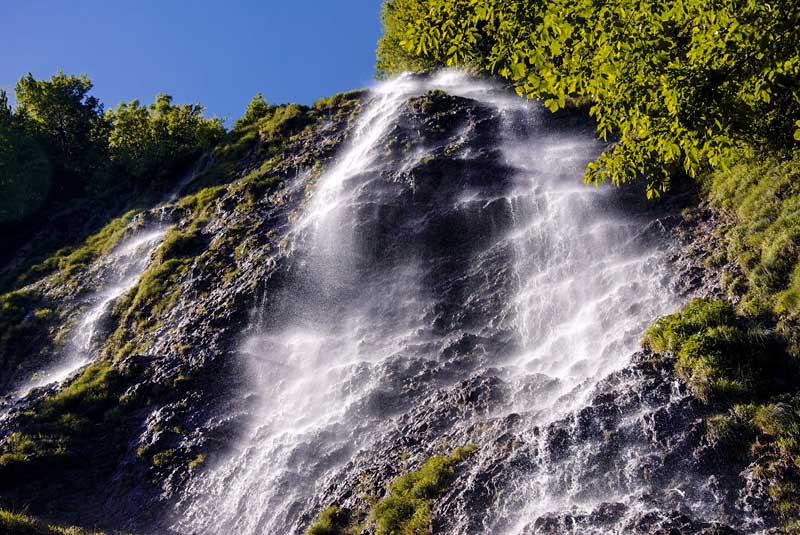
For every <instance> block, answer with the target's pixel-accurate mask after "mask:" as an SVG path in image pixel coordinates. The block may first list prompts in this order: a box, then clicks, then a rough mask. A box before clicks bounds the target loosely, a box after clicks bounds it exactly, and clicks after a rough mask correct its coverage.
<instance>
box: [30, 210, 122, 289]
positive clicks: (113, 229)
mask: <svg viewBox="0 0 800 535" xmlns="http://www.w3.org/2000/svg"><path fill="white" fill-rule="evenodd" d="M136 213H137V211H136V210H129V211H128V212H126V213H125V214H123V215H122V216H120V217H117V218H115V219H112V220H111V221H110V222H109V223H108V224H107V225H106V226H105V227H103V228H102V229H101V230H100V231H99V232H97V233H95V234H93V235H91V236H89V237H88V238H87V239H86V241H84V242H83V244H81V245H79V246H77V247H66V248H63V249H59V250H58V251H56V252H55V254H53V255H52V256H50V257H49V258H47V259H46V260H44V261H43V262H40V263H39V264H35V265H34V266H32V267H31V268H30V269H29V270H28V271H27V272H26V273H25V274H23V275H22V276H20V278H19V280H18V282H19V283H20V284H27V283H29V282H32V281H34V280H36V279H38V278H40V277H41V276H43V275H46V274H48V273H52V272H53V271H56V270H58V271H60V272H61V275H60V276H61V278H62V280H63V279H65V278H66V277H69V276H70V275H74V274H75V273H76V272H78V271H79V270H81V269H83V268H84V267H85V266H87V265H88V264H89V263H91V262H93V261H94V260H95V259H97V258H99V257H101V256H103V255H105V254H108V253H109V252H110V251H111V250H112V249H113V248H114V246H116V245H117V244H118V243H119V242H120V240H121V239H122V237H123V236H124V235H125V230H126V229H127V228H128V225H129V224H130V222H131V220H132V219H133V217H134V216H135V215H136Z"/></svg>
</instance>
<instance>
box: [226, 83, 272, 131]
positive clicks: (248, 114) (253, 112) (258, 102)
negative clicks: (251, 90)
mask: <svg viewBox="0 0 800 535" xmlns="http://www.w3.org/2000/svg"><path fill="white" fill-rule="evenodd" d="M274 108H275V106H270V105H269V104H268V103H267V101H266V100H265V99H264V95H262V94H261V93H260V92H259V93H256V96H254V97H253V98H252V99H251V100H250V103H249V104H247V109H245V110H244V115H242V116H241V117H239V118H238V119H236V122H235V123H233V129H234V130H241V129H242V128H244V127H246V126H249V125H251V124H255V122H256V121H258V120H259V119H261V118H262V117H266V116H267V115H269V114H270V113H271V112H272V111H273V110H274Z"/></svg>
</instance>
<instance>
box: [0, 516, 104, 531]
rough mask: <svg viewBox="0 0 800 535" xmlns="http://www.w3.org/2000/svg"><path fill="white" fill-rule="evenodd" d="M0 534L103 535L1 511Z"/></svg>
mask: <svg viewBox="0 0 800 535" xmlns="http://www.w3.org/2000/svg"><path fill="white" fill-rule="evenodd" d="M0 533H2V534H3V535H103V533H102V532H100V531H92V530H85V529H81V528H77V527H63V526H56V525H50V524H46V523H44V522H42V521H40V520H37V519H36V518H34V517H32V516H29V515H25V514H21V513H14V512H12V511H6V510H0Z"/></svg>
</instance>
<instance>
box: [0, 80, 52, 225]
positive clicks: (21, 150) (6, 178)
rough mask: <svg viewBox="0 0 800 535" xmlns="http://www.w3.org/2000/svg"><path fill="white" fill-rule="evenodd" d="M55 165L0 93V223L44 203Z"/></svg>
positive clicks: (2, 92)
mask: <svg viewBox="0 0 800 535" xmlns="http://www.w3.org/2000/svg"><path fill="white" fill-rule="evenodd" d="M50 180H51V166H50V161H49V160H48V159H47V156H46V154H45V151H44V150H43V149H42V147H41V146H40V145H39V143H38V141H37V140H36V137H35V136H34V135H32V134H31V132H29V131H28V130H27V129H26V128H25V124H24V122H23V121H21V120H19V118H18V117H16V116H14V115H13V114H12V113H11V110H10V108H9V107H8V98H7V96H6V94H5V92H4V91H2V90H0V223H6V222H9V221H17V220H20V219H23V218H25V217H26V216H27V215H29V214H31V213H33V212H34V211H36V209H38V208H39V207H40V206H41V205H42V203H44V201H45V199H46V198H47V195H48V193H49V191H50Z"/></svg>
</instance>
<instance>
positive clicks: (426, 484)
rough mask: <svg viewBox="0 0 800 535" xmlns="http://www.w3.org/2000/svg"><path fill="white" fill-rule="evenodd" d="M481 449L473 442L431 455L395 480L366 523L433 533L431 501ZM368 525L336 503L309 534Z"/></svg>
mask: <svg viewBox="0 0 800 535" xmlns="http://www.w3.org/2000/svg"><path fill="white" fill-rule="evenodd" d="M477 449H478V446H476V445H474V444H469V445H466V446H463V447H460V448H457V449H456V450H454V451H453V453H451V454H450V455H437V456H434V457H431V458H429V459H428V460H426V461H425V462H424V463H422V466H420V467H419V468H418V469H416V470H414V471H412V472H409V473H407V474H404V475H402V476H400V477H398V478H397V479H395V480H394V481H392V482H391V483H390V484H389V488H388V494H387V495H386V496H385V497H384V498H382V499H380V500H378V501H376V502H375V503H373V504H372V508H371V510H370V511H368V512H366V514H365V517H366V523H368V524H369V523H372V524H373V525H374V528H375V531H374V533H375V535H430V534H431V533H433V527H432V523H433V516H432V514H431V501H432V500H433V499H434V498H436V497H438V496H439V495H441V494H442V493H444V492H445V491H446V490H447V489H448V488H449V487H450V485H451V484H452V483H453V481H454V480H455V478H456V467H457V466H458V465H459V464H461V463H462V462H464V461H465V460H466V459H467V458H468V457H469V456H470V455H472V453H474V452H475V451H476V450H477ZM365 527H366V526H365V525H359V524H358V522H357V521H356V518H355V517H354V515H353V514H352V513H351V512H350V511H348V510H345V509H340V508H339V507H338V506H336V505H332V506H330V507H328V508H327V509H325V510H323V511H322V512H321V513H320V515H319V516H318V517H317V519H316V520H315V521H314V522H313V523H312V524H311V526H310V527H309V528H308V529H307V530H306V532H305V535H357V534H359V533H361V532H362V531H364V529H365Z"/></svg>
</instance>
